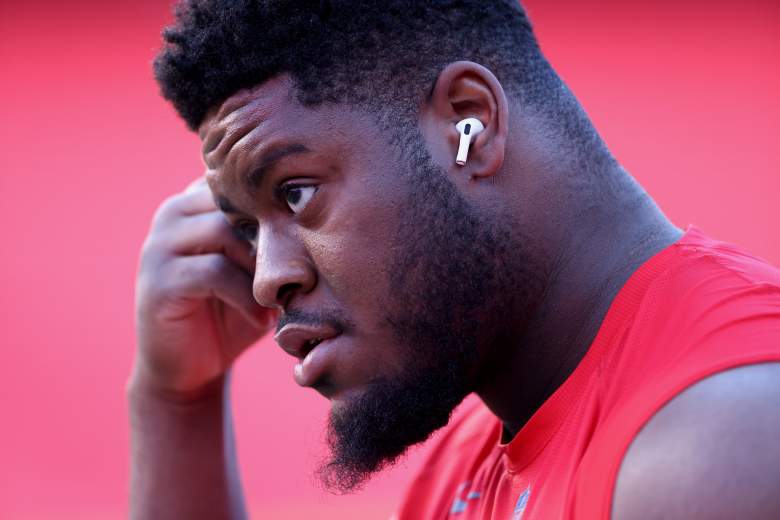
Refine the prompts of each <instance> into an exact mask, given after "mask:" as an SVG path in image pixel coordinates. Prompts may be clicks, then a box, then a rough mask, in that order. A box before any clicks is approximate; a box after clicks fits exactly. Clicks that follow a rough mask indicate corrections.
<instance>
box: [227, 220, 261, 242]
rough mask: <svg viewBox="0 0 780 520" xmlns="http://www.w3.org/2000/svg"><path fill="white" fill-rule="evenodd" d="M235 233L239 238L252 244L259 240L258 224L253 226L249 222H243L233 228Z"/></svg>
mask: <svg viewBox="0 0 780 520" xmlns="http://www.w3.org/2000/svg"><path fill="white" fill-rule="evenodd" d="M233 232H234V233H235V235H236V236H237V237H238V238H239V240H243V241H245V242H249V243H250V244H251V243H252V242H254V240H255V239H256V238H257V224H253V223H252V222H249V221H247V220H242V221H241V222H238V223H237V224H236V225H235V226H233Z"/></svg>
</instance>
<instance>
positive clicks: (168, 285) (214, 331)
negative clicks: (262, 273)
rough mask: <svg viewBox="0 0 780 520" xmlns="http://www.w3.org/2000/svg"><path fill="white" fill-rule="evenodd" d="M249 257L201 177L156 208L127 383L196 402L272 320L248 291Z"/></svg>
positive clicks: (142, 267)
mask: <svg viewBox="0 0 780 520" xmlns="http://www.w3.org/2000/svg"><path fill="white" fill-rule="evenodd" d="M254 271H255V259H254V257H253V256H252V254H251V249H250V245H249V244H248V243H246V242H244V241H242V240H239V239H238V238H237V237H236V236H235V235H234V234H233V232H232V230H231V229H230V226H229V224H228V222H227V220H226V219H225V218H224V216H223V215H222V214H221V213H220V212H219V211H218V210H217V208H216V206H215V204H214V201H213V198H212V195H211V190H210V189H209V187H208V185H207V184H206V181H205V178H200V179H198V180H196V181H195V182H193V183H192V184H190V185H189V186H188V187H187V189H186V190H185V191H184V192H182V193H178V194H176V195H173V196H171V197H169V198H168V199H166V200H165V201H164V202H163V203H162V204H161V205H160V207H159V208H158V210H157V212H156V213H155V215H154V219H153V221H152V225H151V229H150V231H149V235H148V236H147V238H146V241H145V242H144V245H143V248H142V250H141V257H140V261H139V268H138V274H137V279H136V295H135V298H136V300H135V311H136V314H135V319H136V323H135V326H136V336H137V342H138V344H137V352H136V359H135V364H134V367H133V373H132V375H131V377H130V380H129V381H128V388H135V387H139V386H140V387H143V388H144V389H146V390H153V391H155V392H158V393H161V395H166V396H170V397H172V398H174V399H185V400H186V399H196V398H198V397H199V396H200V395H202V394H203V393H204V392H208V391H209V388H210V387H211V386H213V384H215V383H219V382H220V381H221V380H222V378H223V376H224V375H225V372H226V371H227V370H228V369H229V368H230V366H231V365H232V363H233V361H235V359H236V358H237V357H238V356H239V355H240V354H241V353H242V352H243V351H244V350H245V349H246V348H247V347H249V346H250V345H252V344H253V343H255V342H256V341H257V340H258V339H259V338H260V336H262V335H263V334H265V333H266V332H268V331H269V330H270V329H271V327H272V326H273V325H274V323H275V321H276V318H277V315H276V313H275V311H273V310H271V309H267V308H264V307H261V306H259V305H258V304H257V302H256V301H255V299H254V297H253V295H252V279H253V277H254Z"/></svg>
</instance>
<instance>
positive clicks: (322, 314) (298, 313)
mask: <svg viewBox="0 0 780 520" xmlns="http://www.w3.org/2000/svg"><path fill="white" fill-rule="evenodd" d="M290 323H298V324H301V325H312V326H317V325H323V324H327V325H329V326H330V327H332V328H334V329H335V330H336V331H338V332H339V333H342V332H344V331H345V330H347V329H349V328H350V327H351V326H352V323H351V322H350V321H349V320H348V319H347V318H346V316H344V314H343V313H341V312H338V311H335V310H330V311H317V312H309V311H303V310H300V309H291V310H289V311H286V312H284V313H283V314H281V315H280V316H279V321H278V322H277V323H276V333H277V334H278V333H279V331H280V330H282V329H283V328H284V326H285V325H288V324H290Z"/></svg>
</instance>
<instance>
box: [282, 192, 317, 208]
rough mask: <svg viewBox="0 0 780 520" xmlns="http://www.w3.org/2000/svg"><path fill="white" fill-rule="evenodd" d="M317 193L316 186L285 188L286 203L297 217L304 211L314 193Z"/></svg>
mask: <svg viewBox="0 0 780 520" xmlns="http://www.w3.org/2000/svg"><path fill="white" fill-rule="evenodd" d="M316 191H317V187H316V186H300V185H299V186H294V185H293V186H285V187H284V188H283V193H282V195H283V197H284V202H285V203H287V206H288V207H289V208H290V211H292V212H293V213H295V214H296V215H297V214H298V213H300V212H301V211H303V210H304V208H305V207H306V204H308V203H309V201H310V200H311V198H312V197H313V196H314V193H315V192H316Z"/></svg>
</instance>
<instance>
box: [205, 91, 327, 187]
mask: <svg viewBox="0 0 780 520" xmlns="http://www.w3.org/2000/svg"><path fill="white" fill-rule="evenodd" d="M302 108H303V107H301V106H300V105H299V104H298V103H297V102H295V101H294V99H293V90H292V84H291V82H290V81H289V80H288V79H286V78H284V77H281V78H274V79H272V80H269V81H267V82H265V83H263V84H261V85H258V86H256V87H252V88H249V89H244V90H241V91H239V92H237V93H236V94H234V95H232V96H230V97H229V98H228V99H226V100H225V101H224V102H222V103H221V104H219V105H217V106H215V107H214V108H212V110H210V111H209V113H208V115H207V116H206V118H205V119H204V121H203V123H202V124H201V125H200V127H199V128H198V135H199V136H200V139H201V142H202V144H203V147H202V150H201V153H202V156H203V161H204V162H205V164H206V167H207V168H208V170H209V171H210V172H218V171H219V170H222V169H223V168H224V167H225V166H229V163H230V159H231V157H232V156H233V155H238V154H237V153H236V152H242V151H243V152H246V151H248V150H251V149H252V148H253V147H254V146H256V145H257V144H259V142H267V141H268V140H269V139H270V138H272V137H273V136H274V134H278V133H280V130H281V129H283V128H284V129H287V130H295V129H296V128H295V127H300V126H302V125H300V124H298V125H295V126H293V125H291V123H294V122H298V123H301V122H306V121H307V120H306V119H302V117H301V116H302V114H301V113H300V112H301V111H302ZM312 122H313V121H310V120H309V124H311V123H312ZM299 129H300V128H298V130H299Z"/></svg>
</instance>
